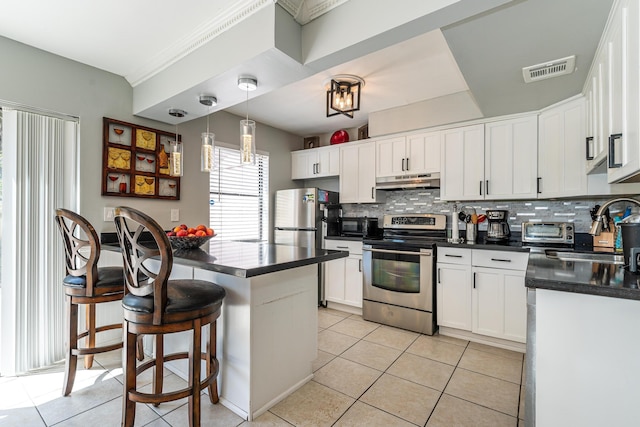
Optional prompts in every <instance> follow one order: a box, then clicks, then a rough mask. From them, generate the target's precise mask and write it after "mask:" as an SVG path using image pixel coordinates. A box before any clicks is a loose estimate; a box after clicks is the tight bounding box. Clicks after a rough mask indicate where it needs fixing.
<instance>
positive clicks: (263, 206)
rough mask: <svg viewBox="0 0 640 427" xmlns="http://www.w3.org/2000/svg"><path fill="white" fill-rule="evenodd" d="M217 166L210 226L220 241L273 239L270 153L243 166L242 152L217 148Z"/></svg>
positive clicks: (213, 178) (210, 199) (214, 175)
mask: <svg viewBox="0 0 640 427" xmlns="http://www.w3.org/2000/svg"><path fill="white" fill-rule="evenodd" d="M215 157H216V163H217V169H216V170H215V171H213V172H211V175H210V187H209V188H210V192H209V203H210V211H209V213H210V217H209V226H210V227H211V228H213V229H214V230H215V232H216V234H217V237H216V239H219V240H248V241H266V240H268V238H269V230H268V225H269V155H265V154H258V155H256V164H255V165H242V164H241V163H240V151H239V150H236V149H232V148H226V147H219V146H216V147H215Z"/></svg>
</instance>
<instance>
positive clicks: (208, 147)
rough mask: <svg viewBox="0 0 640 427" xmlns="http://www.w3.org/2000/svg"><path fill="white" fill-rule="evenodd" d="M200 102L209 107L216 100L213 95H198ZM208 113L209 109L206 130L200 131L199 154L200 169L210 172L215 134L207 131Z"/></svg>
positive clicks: (212, 162) (212, 167)
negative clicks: (200, 147)
mask: <svg viewBox="0 0 640 427" xmlns="http://www.w3.org/2000/svg"><path fill="white" fill-rule="evenodd" d="M200 103H201V104H202V105H206V106H207V107H211V106H213V105H216V104H217V103H218V100H217V99H216V97H215V96H210V95H202V96H201V97H200ZM210 114H211V109H209V111H208V113H207V131H206V132H203V133H202V149H201V154H200V170H201V171H202V172H211V171H212V170H213V169H215V163H214V156H213V153H214V147H215V139H216V135H215V134H214V133H212V132H209V115H210Z"/></svg>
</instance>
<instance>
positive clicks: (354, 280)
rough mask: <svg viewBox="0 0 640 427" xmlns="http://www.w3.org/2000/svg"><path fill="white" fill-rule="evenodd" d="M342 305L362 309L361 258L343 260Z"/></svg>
mask: <svg viewBox="0 0 640 427" xmlns="http://www.w3.org/2000/svg"><path fill="white" fill-rule="evenodd" d="M344 303H345V304H349V305H352V306H354V307H359V308H362V257H352V256H350V257H348V258H346V260H345V269H344Z"/></svg>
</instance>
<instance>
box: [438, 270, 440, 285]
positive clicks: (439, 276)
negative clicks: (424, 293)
mask: <svg viewBox="0 0 640 427" xmlns="http://www.w3.org/2000/svg"><path fill="white" fill-rule="evenodd" d="M438 283H440V269H438Z"/></svg>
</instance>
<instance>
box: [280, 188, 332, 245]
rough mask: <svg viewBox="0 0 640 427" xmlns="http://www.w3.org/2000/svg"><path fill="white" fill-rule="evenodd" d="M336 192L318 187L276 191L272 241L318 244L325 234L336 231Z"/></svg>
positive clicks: (287, 243) (288, 243)
mask: <svg viewBox="0 0 640 427" xmlns="http://www.w3.org/2000/svg"><path fill="white" fill-rule="evenodd" d="M339 208H340V206H339V205H338V193H337V192H335V191H326V190H320V189H318V188H293V189H290V190H279V191H276V201H275V224H274V225H275V230H274V241H275V243H278V244H286V245H292V246H302V247H305V248H322V243H323V242H322V239H323V237H324V236H326V235H337V234H338V233H339V218H340V215H339Z"/></svg>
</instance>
